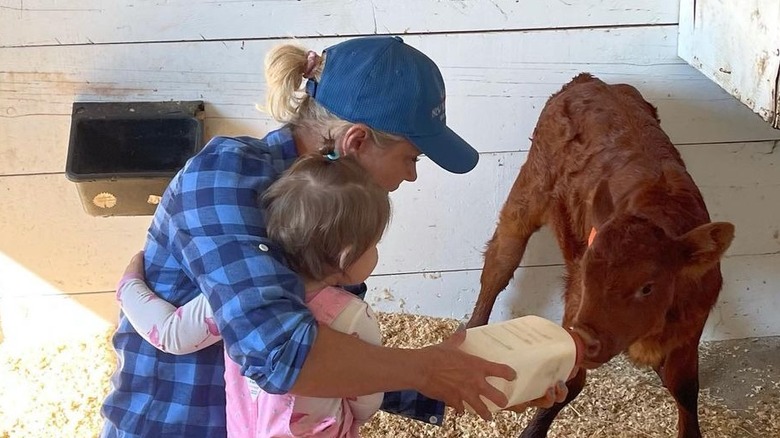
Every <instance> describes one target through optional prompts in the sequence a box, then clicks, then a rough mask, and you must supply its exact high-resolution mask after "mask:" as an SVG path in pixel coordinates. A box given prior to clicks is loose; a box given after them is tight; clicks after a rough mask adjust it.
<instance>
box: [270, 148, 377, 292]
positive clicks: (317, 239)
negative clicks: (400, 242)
mask: <svg viewBox="0 0 780 438" xmlns="http://www.w3.org/2000/svg"><path fill="white" fill-rule="evenodd" d="M262 203H263V205H264V206H265V208H266V229H267V232H268V237H269V238H270V239H271V240H273V241H275V242H277V243H278V244H280V245H281V247H282V248H283V249H284V251H285V252H286V254H287V256H288V262H289V264H290V267H291V268H292V269H293V270H294V271H296V272H298V273H299V274H300V275H301V276H303V277H304V278H306V279H309V280H323V279H325V278H326V277H327V276H329V275H331V274H333V273H337V272H343V271H344V270H346V269H347V268H349V267H350V266H351V265H352V264H353V263H354V262H355V261H356V260H357V259H358V258H359V257H360V256H361V255H363V253H365V252H366V251H367V250H368V249H369V248H370V247H371V246H372V245H374V244H376V242H377V241H378V240H379V238H380V237H381V236H382V233H383V232H384V230H385V228H386V227H387V224H388V222H389V221H390V198H389V196H388V193H387V191H386V190H384V189H382V188H381V187H380V186H379V185H377V184H376V183H374V181H373V180H372V179H371V177H370V176H369V175H368V173H367V172H366V171H365V170H364V169H363V168H362V167H361V166H360V165H359V164H358V163H357V161H355V160H354V159H352V158H351V157H349V156H346V157H341V158H339V159H337V160H333V161H331V160H330V159H328V158H326V157H324V156H323V155H321V154H309V155H305V156H303V157H301V158H299V159H298V161H296V162H295V163H294V164H293V165H292V166H291V167H290V169H288V170H287V172H286V173H285V174H284V175H283V176H282V177H281V178H279V179H278V180H277V181H276V182H275V183H273V184H272V185H271V187H269V188H268V190H266V191H265V193H264V194H263V197H262Z"/></svg>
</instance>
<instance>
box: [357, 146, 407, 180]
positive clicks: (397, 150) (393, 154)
mask: <svg viewBox="0 0 780 438" xmlns="http://www.w3.org/2000/svg"><path fill="white" fill-rule="evenodd" d="M419 155H420V151H419V150H418V149H417V148H416V147H415V146H414V145H412V144H411V143H410V142H408V141H406V140H404V141H399V142H394V143H391V144H387V145H381V146H380V145H377V144H376V143H375V142H374V141H373V140H366V142H365V143H364V144H363V145H362V146H361V147H360V149H358V150H357V151H356V152H355V158H356V159H357V161H358V163H360V165H361V166H363V168H364V169H366V171H367V172H368V173H369V174H371V176H372V177H373V178H374V181H375V182H376V183H377V184H379V185H380V186H382V187H383V188H384V189H385V190H387V191H388V192H392V191H394V190H395V189H397V188H398V186H400V185H401V183H402V182H404V181H409V182H414V181H415V180H416V179H417V161H418V159H419V158H418V157H419Z"/></svg>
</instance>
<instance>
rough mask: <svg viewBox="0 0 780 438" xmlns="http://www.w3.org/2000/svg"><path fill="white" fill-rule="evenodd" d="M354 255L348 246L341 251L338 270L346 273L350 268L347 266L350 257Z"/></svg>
mask: <svg viewBox="0 0 780 438" xmlns="http://www.w3.org/2000/svg"><path fill="white" fill-rule="evenodd" d="M351 254H352V247H351V246H348V247H346V248H344V249H342V250H341V252H340V253H339V266H338V268H339V269H340V270H341V272H344V271H346V270H347V268H349V266H347V261H348V260H349V257H350V255H351Z"/></svg>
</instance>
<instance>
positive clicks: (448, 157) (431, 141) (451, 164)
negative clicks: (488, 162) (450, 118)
mask: <svg viewBox="0 0 780 438" xmlns="http://www.w3.org/2000/svg"><path fill="white" fill-rule="evenodd" d="M408 139H409V141H410V142H411V143H412V144H413V145H415V146H416V147H417V149H419V150H420V152H422V153H423V154H425V156H427V157H428V158H430V159H431V160H433V162H434V163H436V164H438V165H439V167H441V168H443V169H444V170H447V171H449V172H452V173H466V172H469V171H470V170H471V169H473V168H474V167H475V166H476V165H477V163H478V162H479V152H477V151H476V149H474V148H473V147H471V145H470V144H468V143H467V142H466V140H464V139H462V138H460V136H459V135H458V134H456V133H455V132H454V131H453V130H452V129H450V128H448V127H446V126H445V127H444V130H443V131H442V132H441V133H439V134H436V135H429V136H425V137H408Z"/></svg>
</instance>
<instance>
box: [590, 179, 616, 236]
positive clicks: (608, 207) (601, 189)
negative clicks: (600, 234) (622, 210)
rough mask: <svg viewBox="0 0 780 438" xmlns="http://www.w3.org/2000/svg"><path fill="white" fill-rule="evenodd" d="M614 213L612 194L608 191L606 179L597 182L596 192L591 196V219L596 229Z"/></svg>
mask: <svg viewBox="0 0 780 438" xmlns="http://www.w3.org/2000/svg"><path fill="white" fill-rule="evenodd" d="M614 211H615V204H614V202H613V201H612V193H611V192H610V191H609V183H608V182H607V180H606V179H602V180H601V181H600V182H599V186H598V187H596V192H595V193H594V194H593V206H592V208H591V213H590V214H591V219H592V220H593V226H594V227H596V229H599V228H601V226H602V225H604V222H606V221H608V220H609V218H610V217H612V213H614Z"/></svg>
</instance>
